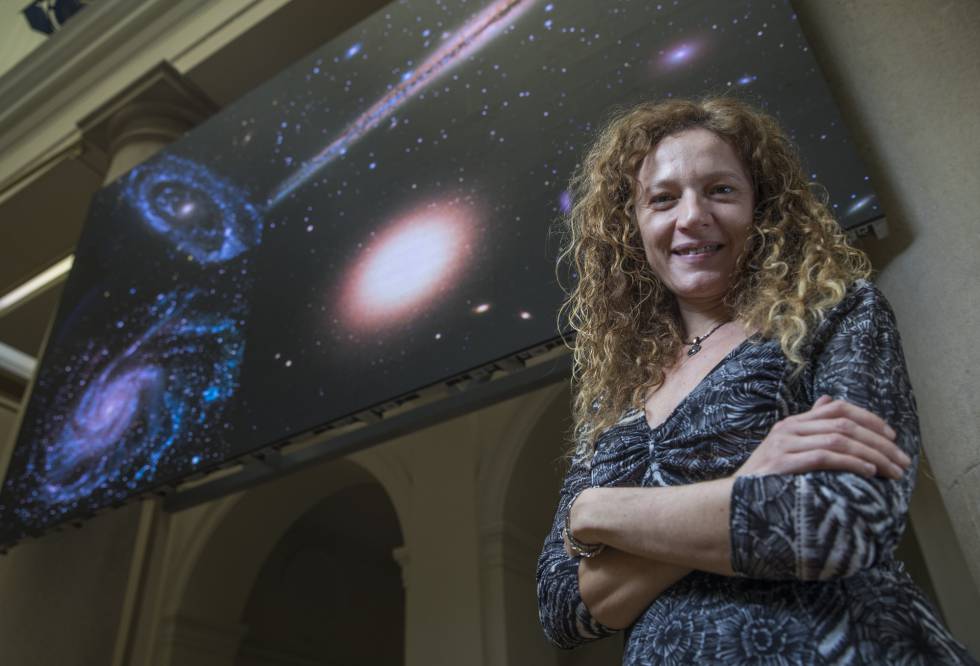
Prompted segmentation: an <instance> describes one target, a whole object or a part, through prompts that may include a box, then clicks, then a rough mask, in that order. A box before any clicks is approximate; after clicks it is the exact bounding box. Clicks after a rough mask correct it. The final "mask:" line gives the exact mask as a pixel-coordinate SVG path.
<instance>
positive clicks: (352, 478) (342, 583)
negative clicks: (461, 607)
mask: <svg viewBox="0 0 980 666" xmlns="http://www.w3.org/2000/svg"><path fill="white" fill-rule="evenodd" d="M200 511H201V514H202V515H201V516H198V517H194V516H192V515H188V516H187V517H183V516H181V517H179V518H178V521H177V523H176V524H175V525H174V526H173V529H172V530H171V533H170V547H169V548H168V550H172V549H173V548H178V549H179V550H181V551H183V555H182V554H181V553H175V554H174V555H173V556H172V557H171V558H170V565H169V566H168V570H169V573H165V574H164V578H165V579H168V578H169V580H170V581H171V585H172V586H173V587H172V588H171V589H170V590H169V591H167V592H165V593H164V595H165V599H164V600H163V602H162V607H161V609H160V612H159V613H158V614H157V617H158V618H159V620H158V624H157V629H156V632H155V634H156V637H157V638H156V639H155V640H154V641H153V642H154V648H153V653H154V658H153V663H157V664H167V665H170V666H176V665H178V664H179V665H180V666H198V665H201V666H204V665H205V664H206V665H207V666H221V665H227V666H231V665H232V664H242V665H244V664H249V666H253V665H256V664H263V665H267V666H269V665H272V664H285V663H289V664H307V663H310V664H314V663H352V664H356V663H365V664H366V663H401V660H399V661H397V662H377V661H375V662H369V661H364V662H360V661H353V660H350V659H347V658H346V655H347V654H348V653H347V652H342V651H340V652H337V654H338V655H340V654H342V655H344V656H343V657H342V658H340V657H338V659H339V660H338V659H335V658H333V657H332V656H329V657H327V656H324V655H322V654H320V655H317V656H314V657H309V656H306V655H310V654H314V653H315V652H316V650H319V649H321V648H322V645H323V643H322V641H321V640H320V638H321V637H322V636H327V635H330V636H333V635H334V634H330V633H329V632H331V631H333V629H341V630H342V629H346V630H348V631H350V628H351V627H352V626H353V625H355V624H357V623H358V622H363V623H365V626H364V628H363V630H360V634H359V635H366V636H369V637H370V636H373V637H374V642H378V641H377V640H376V637H377V636H379V635H382V636H384V641H385V642H388V643H395V644H398V645H397V646H396V647H397V653H398V654H399V655H401V654H403V652H404V650H403V649H402V647H401V645H400V643H401V642H402V641H403V640H404V639H403V637H404V626H405V624H404V594H403V589H402V585H401V580H400V572H399V569H398V565H397V564H396V563H395V561H394V560H393V558H392V552H391V549H392V547H394V546H398V545H400V544H401V542H402V529H401V525H400V522H399V520H398V517H397V516H396V513H395V509H394V508H393V506H392V504H391V500H390V499H389V496H388V493H387V492H386V490H385V488H384V487H383V486H382V485H381V483H380V482H379V481H378V479H377V478H376V477H375V476H373V475H372V474H371V473H370V472H368V471H367V470H366V469H365V468H364V467H363V466H361V465H359V464H356V463H354V462H351V461H350V460H336V461H331V462H329V463H326V464H323V465H317V466H315V467H311V468H308V469H306V470H303V471H301V472H298V473H296V474H292V475H289V476H286V477H283V478H280V479H278V480H276V481H274V482H272V483H268V484H265V485H262V486H259V487H256V488H254V489H252V490H249V491H247V492H245V493H243V494H241V495H239V496H233V497H230V498H227V499H226V500H222V501H221V503H220V504H217V505H214V506H206V507H202V508H201V510H200ZM188 532H190V533H193V536H187V537H185V538H180V536H181V534H187V533H188ZM176 544H180V546H177V545H176ZM360 549H367V550H366V551H364V552H361V550H360ZM385 559H387V561H388V563H390V564H386V563H385V562H384V560H385ZM318 565H319V567H320V568H322V569H323V570H322V571H321V570H318ZM345 567H346V569H345ZM327 570H330V572H329V573H330V575H329V576H328V571H327ZM334 573H336V574H338V576H339V577H336V578H331V577H330V576H332V575H333V574H334ZM365 575H367V576H373V577H374V580H373V582H372V583H371V584H369V587H370V589H366V590H365V594H366V595H367V594H375V593H377V592H378V590H380V589H382V588H383V589H384V592H383V594H382V598H379V602H381V603H384V604H388V605H390V608H388V609H387V611H386V612H385V613H375V614H370V615H366V613H368V611H369V609H370V608H371V603H370V602H371V600H368V599H356V598H355V597H357V596H358V594H357V590H358V589H359V588H358V586H357V585H356V584H355V583H356V581H357V578H358V577H360V576H365ZM304 576H305V577H306V580H307V582H308V589H305V590H304V589H298V588H299V587H300V585H301V583H302V581H303V579H304ZM282 585H285V586H287V589H284V590H280V591H276V590H275V589H274V588H275V587H277V586H282ZM331 586H332V587H333V589H334V593H333V594H330V595H327V594H326V593H325V592H324V591H325V590H328V589H330V588H331ZM317 591H319V592H320V595H321V596H323V597H324V598H322V599H321V604H322V605H321V607H320V609H319V610H318V611H317V612H318V613H322V614H323V615H322V616H321V619H322V617H328V618H330V621H329V622H327V624H329V625H330V627H326V628H324V627H320V628H318V629H317V635H315V636H312V637H310V634H311V631H312V630H311V629H310V627H311V626H312V624H311V623H310V622H307V621H306V620H302V619H300V618H301V616H302V614H303V613H304V612H306V613H309V612H310V608H309V606H311V605H313V604H315V602H316V597H317V595H316V594H312V593H313V592H317ZM290 600H291V601H292V602H293V603H295V604H297V606H296V607H292V608H290V610H289V611H288V612H286V614H285V617H284V618H282V619H284V620H285V622H284V623H281V622H279V620H277V619H274V618H271V617H270V615H271V614H270V612H269V609H268V606H269V605H270V604H271V605H272V606H273V607H276V606H277V605H278V608H279V612H280V613H281V612H283V611H282V608H283V606H282V604H288V603H290ZM375 620H378V621H380V622H384V623H385V624H384V626H378V625H377V624H372V623H373V622H375ZM249 622H252V623H253V624H254V626H253V627H250V626H249ZM392 623H397V626H394V625H392ZM284 624H285V625H290V626H284ZM379 631H380V632H383V633H377V632H379ZM355 633H358V632H355ZM304 636H307V637H309V640H307V642H306V643H304V640H306V639H304V638H303V637H304ZM346 640H347V641H351V642H353V641H354V640H355V638H354V637H353V636H350V635H348V637H347V638H346ZM369 640H370V638H369ZM348 645H350V643H349V644H348ZM361 647H363V646H359V645H354V647H353V648H352V649H353V650H359V649H360V648H361ZM338 650H340V648H338ZM332 652H333V651H332ZM363 654H373V653H370V652H363ZM385 654H387V653H385Z"/></svg>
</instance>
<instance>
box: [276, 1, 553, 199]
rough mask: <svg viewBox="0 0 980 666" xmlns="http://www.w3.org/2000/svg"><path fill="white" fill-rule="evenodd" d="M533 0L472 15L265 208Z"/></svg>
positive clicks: (498, 4) (476, 47) (505, 3)
mask: <svg viewBox="0 0 980 666" xmlns="http://www.w3.org/2000/svg"><path fill="white" fill-rule="evenodd" d="M535 1H536V0H498V1H497V2H494V3H492V4H491V5H490V6H489V7H487V8H486V9H484V10H483V11H482V12H480V13H479V14H477V15H476V16H474V17H473V18H472V19H470V21H468V22H467V23H466V24H465V25H464V26H463V27H462V28H460V29H459V30H458V31H456V33H455V34H453V35H450V36H449V37H447V38H446V39H445V40H444V43H443V45H442V46H440V47H439V48H438V49H436V50H435V51H434V52H433V53H432V55H430V56H429V57H428V58H426V59H425V61H424V62H423V63H422V64H421V65H419V66H418V67H417V68H416V69H415V70H412V71H410V72H409V73H408V74H407V75H406V76H403V77H402V80H401V82H399V83H398V85H396V86H395V87H394V88H392V89H391V90H390V91H389V92H388V93H387V94H385V96H384V97H382V98H381V99H379V100H378V101H377V102H375V103H374V104H372V105H371V107H370V108H368V109H367V110H366V111H365V112H364V113H362V114H361V115H360V116H358V117H357V118H356V119H355V120H354V121H353V122H352V123H351V124H350V125H348V126H347V128H346V129H344V131H343V132H341V134H340V136H338V137H337V138H336V139H334V141H333V142H331V143H330V144H329V145H328V146H327V147H325V148H324V149H323V150H321V151H320V152H319V153H317V154H316V155H314V156H313V157H311V158H310V159H309V160H307V161H305V162H304V163H303V166H301V167H300V168H299V169H297V170H296V171H295V172H294V173H293V174H292V175H291V176H290V177H289V178H287V179H286V180H284V181H283V182H282V183H280V184H279V187H277V188H276V190H275V191H274V192H273V193H272V195H271V196H270V197H269V199H268V201H267V202H266V205H267V208H273V207H275V206H276V205H278V204H279V203H280V202H281V201H282V200H283V199H284V198H285V197H287V196H289V194H291V193H292V192H293V191H294V190H295V189H296V188H297V187H300V186H301V185H302V184H303V183H305V182H306V181H308V180H309V179H310V178H311V177H313V176H314V175H316V174H317V173H318V172H319V171H320V170H321V169H323V168H324V167H325V166H327V165H328V164H330V163H331V162H333V161H334V160H335V159H336V158H338V157H340V156H342V155H344V154H345V153H346V152H347V149H348V148H349V147H350V146H351V145H353V144H354V143H355V142H356V141H358V140H359V139H360V138H361V137H363V136H364V135H365V134H367V133H368V132H370V131H371V130H372V129H374V128H375V127H377V126H378V124H379V123H381V121H383V120H384V119H385V118H387V117H388V116H390V115H391V114H392V113H393V112H394V111H395V110H396V109H397V108H398V107H400V106H401V105H402V104H404V103H405V102H406V101H408V100H409V99H411V98H412V97H414V96H415V95H417V94H418V93H420V92H421V91H422V90H423V89H425V88H426V87H427V86H428V85H429V84H431V83H432V82H433V81H435V80H436V79H438V78H439V76H440V75H442V74H445V73H446V72H447V71H449V70H450V69H452V67H453V66H454V65H456V64H458V63H459V61H461V60H462V59H463V58H466V57H467V56H470V55H472V54H473V53H475V52H476V51H477V50H479V49H480V48H482V47H483V46H485V45H486V44H487V43H488V42H489V41H491V40H492V39H493V37H494V36H496V34H498V31H497V30H495V29H496V28H499V27H500V26H501V24H502V22H503V21H504V19H506V18H507V17H508V16H510V17H512V18H517V16H518V15H519V13H518V12H520V13H523V11H525V10H527V9H528V8H529V7H530V6H531V5H532V4H534V2H535Z"/></svg>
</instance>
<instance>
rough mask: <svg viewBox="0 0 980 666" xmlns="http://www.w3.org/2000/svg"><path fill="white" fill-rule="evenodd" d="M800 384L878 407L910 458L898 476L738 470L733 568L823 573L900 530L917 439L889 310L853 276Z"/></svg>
mask: <svg viewBox="0 0 980 666" xmlns="http://www.w3.org/2000/svg"><path fill="white" fill-rule="evenodd" d="M802 385H803V389H804V393H808V394H809V395H806V396H805V397H806V399H807V400H810V404H812V402H813V401H814V400H816V398H817V397H819V396H821V395H825V394H826V395H829V396H831V397H832V398H838V399H842V400H846V401H848V402H850V403H853V404H855V405H858V406H860V407H863V408H865V409H867V410H868V411H870V412H872V413H874V414H877V415H878V416H880V417H881V418H882V419H884V421H885V422H886V423H888V424H889V425H890V426H891V427H892V428H893V429H894V430H895V432H896V434H897V438H896V443H897V444H898V445H899V447H901V449H902V450H903V451H905V453H907V454H908V455H909V456H910V457H911V458H912V465H911V466H910V467H909V469H907V470H906V471H905V473H904V474H903V476H902V478H901V479H898V480H892V479H886V478H883V477H877V476H876V477H873V478H870V479H867V478H864V477H862V476H860V475H857V474H852V473H849V472H811V473H806V474H793V475H768V476H746V477H739V478H738V479H736V481H735V485H734V488H733V490H732V502H731V541H732V568H733V569H734V570H735V572H736V573H737V574H739V575H743V576H749V577H752V578H766V579H791V578H793V579H799V580H827V579H832V578H841V577H845V576H850V575H853V574H855V573H857V572H859V571H861V570H864V569H868V568H870V567H873V566H875V565H876V564H877V563H878V562H880V561H882V560H884V559H887V558H890V557H891V556H892V554H893V553H894V550H895V548H896V546H897V545H898V541H899V539H900V537H901V535H902V532H903V531H904V530H905V523H906V515H907V513H908V505H909V498H910V496H911V494H912V488H913V486H914V480H915V472H916V467H917V465H918V453H919V444H920V435H919V421H918V416H917V415H916V408H915V399H914V397H913V395H912V388H911V386H910V384H909V379H908V373H907V371H906V368H905V357H904V355H903V353H902V346H901V341H900V340H899V335H898V330H897V328H896V325H895V317H894V314H893V313H892V310H891V308H890V306H889V305H888V303H887V302H886V301H885V300H884V297H883V296H882V295H881V293H880V292H879V291H878V290H877V288H876V287H875V286H874V285H872V284H870V283H868V282H863V281H862V282H859V283H858V284H857V285H856V286H855V287H854V288H853V289H852V290H851V291H850V292H849V293H848V295H847V296H845V298H844V300H843V301H841V303H840V304H839V305H838V306H837V307H836V308H834V309H833V310H832V311H831V312H830V313H829V314H828V316H827V319H826V320H825V321H824V322H823V324H822V325H821V326H820V328H818V330H817V333H816V334H815V336H814V343H813V346H812V348H811V362H810V364H809V366H808V367H807V368H806V370H805V371H804V373H803V377H802Z"/></svg>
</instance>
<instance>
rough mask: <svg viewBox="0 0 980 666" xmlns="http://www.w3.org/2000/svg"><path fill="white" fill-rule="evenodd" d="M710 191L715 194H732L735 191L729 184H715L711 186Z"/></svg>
mask: <svg viewBox="0 0 980 666" xmlns="http://www.w3.org/2000/svg"><path fill="white" fill-rule="evenodd" d="M712 191H713V192H714V193H715V194H733V193H734V192H735V188H734V187H732V186H731V185H715V186H714V187H713V188H712Z"/></svg>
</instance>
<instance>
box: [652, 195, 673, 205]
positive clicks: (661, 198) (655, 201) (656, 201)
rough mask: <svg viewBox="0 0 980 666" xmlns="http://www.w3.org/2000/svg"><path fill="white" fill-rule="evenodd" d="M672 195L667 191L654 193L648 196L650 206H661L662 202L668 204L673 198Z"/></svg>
mask: <svg viewBox="0 0 980 666" xmlns="http://www.w3.org/2000/svg"><path fill="white" fill-rule="evenodd" d="M673 198H674V197H673V196H671V195H670V194H668V193H667V192H662V193H660V194H654V195H653V196H652V197H650V205H651V206H663V205H664V204H669V203H670V202H671V201H672V200H673Z"/></svg>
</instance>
